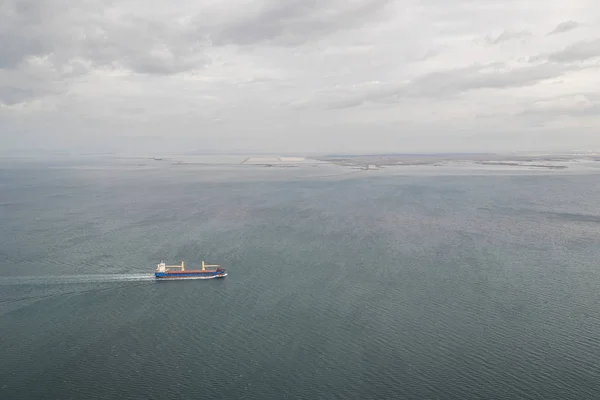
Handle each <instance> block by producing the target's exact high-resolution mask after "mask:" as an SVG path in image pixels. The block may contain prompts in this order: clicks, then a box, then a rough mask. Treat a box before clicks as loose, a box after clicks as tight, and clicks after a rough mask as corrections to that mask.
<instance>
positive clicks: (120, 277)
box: [0, 274, 156, 285]
mask: <svg viewBox="0 0 600 400" xmlns="http://www.w3.org/2000/svg"><path fill="white" fill-rule="evenodd" d="M155 279H156V278H155V277H154V274H93V275H48V276H11V277H5V278H0V285H49V284H68V283H96V282H98V283H100V282H131V281H151V280H155Z"/></svg>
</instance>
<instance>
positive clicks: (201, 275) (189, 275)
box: [154, 270, 227, 279]
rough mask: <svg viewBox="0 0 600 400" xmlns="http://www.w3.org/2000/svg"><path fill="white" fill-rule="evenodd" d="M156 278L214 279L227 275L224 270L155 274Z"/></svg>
mask: <svg viewBox="0 0 600 400" xmlns="http://www.w3.org/2000/svg"><path fill="white" fill-rule="evenodd" d="M154 276H155V277H156V278H159V279H212V278H224V277H225V276H227V273H226V272H225V271H224V270H221V271H205V272H191V271H189V272H188V271H183V272H179V271H177V272H155V273H154Z"/></svg>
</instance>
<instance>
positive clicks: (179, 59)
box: [0, 0, 600, 152]
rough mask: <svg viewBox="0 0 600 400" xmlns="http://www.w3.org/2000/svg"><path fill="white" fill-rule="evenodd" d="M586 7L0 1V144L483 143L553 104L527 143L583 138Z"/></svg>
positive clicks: (588, 64)
mask: <svg viewBox="0 0 600 400" xmlns="http://www.w3.org/2000/svg"><path fill="white" fill-rule="evenodd" d="M599 17H600V6H599V5H598V3H597V1H595V0H570V1H569V2H568V3H565V2H564V1H563V0H547V1H545V2H543V3H542V2H539V4H538V3H536V2H533V3H532V2H528V3H525V2H522V1H518V0H503V1H500V0H490V1H484V2H483V1H473V0H456V1H453V2H448V1H442V0H405V1H402V2H393V1H391V0H322V1H317V0H305V1H301V0H288V1H284V0H230V1H223V0H201V1H195V0H178V1H177V4H176V6H173V3H172V2H169V1H166V0H156V1H152V2H148V1H144V0H85V1H79V2H73V1H69V0H4V1H3V2H0V140H2V143H3V147H4V148H10V147H11V146H12V147H16V146H22V147H27V146H28V144H29V143H36V145H38V146H40V147H43V146H48V147H61V146H62V147H67V148H70V147H73V148H86V149H87V151H90V150H92V151H95V150H96V149H95V146H100V147H102V146H105V147H107V148H109V147H110V148H111V149H119V148H120V147H122V148H127V147H128V146H132V144H133V143H142V142H143V143H146V144H147V147H145V148H150V147H152V146H155V147H156V148H157V149H158V150H159V151H161V150H163V149H165V148H170V149H176V148H183V149H185V148H189V147H193V148H201V147H202V146H206V147H211V148H214V149H220V150H223V151H226V150H227V149H236V150H237V151H244V150H250V149H253V150H256V151H279V150H286V151H289V152H296V151H298V152H301V151H320V150H324V151H330V150H336V151H337V149H338V148H340V147H344V148H345V149H349V150H351V151H356V152H361V151H363V150H364V151H376V150H377V149H382V148H383V149H386V150H388V149H390V148H393V147H394V146H396V148H397V147H399V146H400V147H402V150H407V151H409V149H408V147H411V146H412V147H411V148H415V149H416V148H420V149H426V148H427V146H435V147H436V148H437V149H440V150H444V149H446V148H451V147H460V146H464V147H465V149H464V150H466V149H467V148H473V146H475V143H478V144H477V145H478V146H479V145H481V146H483V147H485V148H486V149H488V148H492V147H493V148H496V147H497V148H498V149H500V148H510V147H511V146H515V144H514V143H515V141H514V137H515V135H516V134H515V132H518V133H519V134H522V135H526V134H527V133H528V132H530V129H533V128H532V127H533V126H535V129H542V128H540V126H545V125H544V124H543V123H542V122H543V120H544V118H545V119H547V120H554V118H553V112H555V113H558V111H556V110H562V111H560V112H561V113H563V114H565V115H566V114H567V113H568V118H569V119H570V124H571V125H570V126H569V129H567V128H565V127H564V126H562V125H560V126H558V125H557V126H554V127H553V128H552V129H553V130H552V131H551V133H548V135H550V136H552V138H553V139H552V141H550V140H549V139H548V141H546V140H544V142H539V141H538V142H537V143H539V144H540V145H542V146H545V145H546V144H547V143H550V142H552V143H556V144H560V143H564V144H565V145H571V144H572V143H574V142H576V141H579V142H577V143H581V144H582V143H587V142H590V141H594V140H595V141H597V130H595V131H594V130H593V129H592V128H589V130H587V131H586V130H584V129H583V128H582V130H579V128H577V129H573V126H575V127H577V126H579V125H577V122H578V121H581V126H584V125H585V126H591V127H595V126H596V127H597V125H598V123H597V122H596V123H595V122H594V118H597V114H593V113H594V112H595V111H594V110H596V108H595V107H596V105H597V101H598V99H597V98H595V97H594V96H593V95H592V94H593V93H595V92H600V81H599V80H598V79H597V76H598V69H599V66H600V63H599V62H598V60H597V57H598V56H599V55H600V39H597V38H600V25H598V24H597V23H596V21H597V20H598V18H599ZM561 21H564V22H561ZM575 21H576V22H575ZM559 22H561V23H560V24H559V25H558V26H557V23H559ZM567 31H568V32H569V34H559V33H564V32H567ZM548 32H551V33H552V34H548ZM482 44H483V45H482ZM577 95H580V96H585V99H587V100H589V102H590V104H589V105H585V104H584V97H581V98H576V97H573V96H577ZM559 98H564V99H563V100H556V99H559ZM568 102H573V108H572V110H570V111H569V109H568V106H567V105H566V104H567V103H568ZM552 107H554V108H552ZM561 107H562V108H561ZM544 110H551V111H544ZM552 110H554V111H552ZM481 116H485V118H482V117H481ZM564 118H565V119H566V118H567V117H564ZM594 123H595V124H596V125H594ZM491 125H493V129H495V133H493V134H492V133H491V130H492V127H491ZM599 128H600V127H599ZM465 132H469V134H468V135H467V134H465ZM503 132H504V133H503ZM508 132H512V134H513V136H511V138H512V139H510V138H509V137H508V136H506V137H505V139H503V137H504V136H503V134H506V135H508ZM592 133H593V134H594V135H596V136H592ZM536 134H539V132H538V133H536ZM472 135H478V140H477V141H474V140H470V139H465V138H468V137H471V136H472ZM561 135H563V136H561ZM150 137H152V138H151V139H150ZM124 138H125V139H124ZM534 142H535V141H533V142H532V143H534ZM503 146H504V147H503ZM136 148H137V147H136ZM278 149H279V150H278ZM428 150H432V151H433V150H434V149H428Z"/></svg>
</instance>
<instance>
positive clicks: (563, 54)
mask: <svg viewBox="0 0 600 400" xmlns="http://www.w3.org/2000/svg"><path fill="white" fill-rule="evenodd" d="M597 57H600V38H598V39H594V40H586V41H581V42H578V43H574V44H572V45H570V46H567V47H566V48H565V49H564V50H561V51H556V52H554V53H550V54H548V55H547V59H548V60H550V61H554V62H558V63H569V62H576V61H587V60H590V59H593V58H597Z"/></svg>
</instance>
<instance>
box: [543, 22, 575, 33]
mask: <svg viewBox="0 0 600 400" xmlns="http://www.w3.org/2000/svg"><path fill="white" fill-rule="evenodd" d="M579 26H580V24H579V22H576V21H564V22H561V23H560V24H558V25H557V26H556V28H554V30H553V31H552V32H550V33H548V35H556V34H558V33H565V32H569V31H572V30H573V29H577V28H579Z"/></svg>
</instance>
